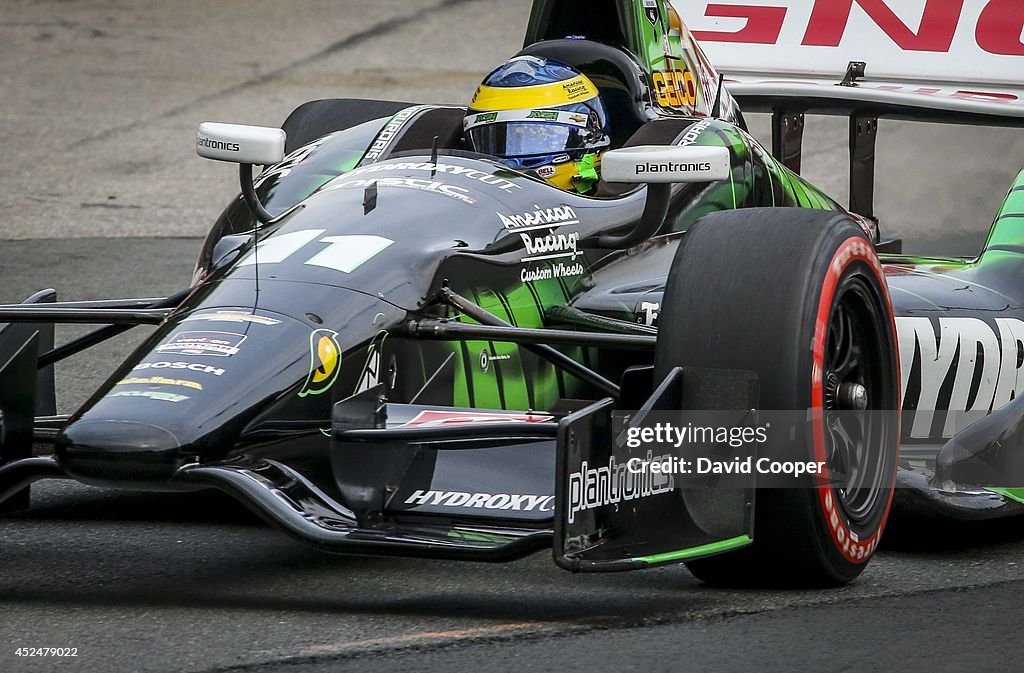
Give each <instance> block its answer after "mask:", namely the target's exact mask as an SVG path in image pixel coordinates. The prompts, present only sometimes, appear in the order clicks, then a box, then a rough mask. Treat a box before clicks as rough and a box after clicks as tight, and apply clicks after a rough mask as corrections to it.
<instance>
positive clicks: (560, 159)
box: [551, 154, 572, 166]
mask: <svg viewBox="0 0 1024 673" xmlns="http://www.w3.org/2000/svg"><path fill="white" fill-rule="evenodd" d="M570 161H572V157H570V156H569V155H568V154H559V155H558V156H557V157H555V158H554V159H552V160H551V163H553V164H555V165H556V166H557V165H558V164H567V163H569V162H570Z"/></svg>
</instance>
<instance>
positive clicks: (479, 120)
mask: <svg viewBox="0 0 1024 673" xmlns="http://www.w3.org/2000/svg"><path fill="white" fill-rule="evenodd" d="M497 120H498V113H497V112H484V113H483V114H478V115H477V116H476V119H474V120H473V122H474V123H476V124H490V123H492V122H495V121H497Z"/></svg>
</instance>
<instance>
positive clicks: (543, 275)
mask: <svg viewBox="0 0 1024 673" xmlns="http://www.w3.org/2000/svg"><path fill="white" fill-rule="evenodd" d="M586 271H587V270H586V269H585V268H584V267H583V265H582V264H580V263H579V262H577V263H576V264H564V263H562V262H558V263H556V264H552V265H551V266H541V267H534V268H530V269H523V270H522V272H520V274H519V280H520V281H521V282H523V283H534V282H537V281H541V280H552V279H554V278H572V277H575V276H582V275H583V274H584V273H586Z"/></svg>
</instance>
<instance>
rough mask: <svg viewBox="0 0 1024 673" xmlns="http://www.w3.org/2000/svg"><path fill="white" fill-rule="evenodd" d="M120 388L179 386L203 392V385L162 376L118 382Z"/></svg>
mask: <svg viewBox="0 0 1024 673" xmlns="http://www.w3.org/2000/svg"><path fill="white" fill-rule="evenodd" d="M117 385H119V386H177V387H178V388H191V389H192V390H202V389H203V384H201V383H196V382H195V381H185V380H182V379H166V378H164V377H162V376H150V377H148V378H132V379H124V380H121V381H118V382H117Z"/></svg>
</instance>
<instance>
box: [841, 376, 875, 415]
mask: <svg viewBox="0 0 1024 673" xmlns="http://www.w3.org/2000/svg"><path fill="white" fill-rule="evenodd" d="M839 406H840V408H842V409H851V410H853V411H864V410H865V409H867V408H868V391H867V388H865V387H864V386H862V385H861V384H859V383H844V384H843V385H841V386H839Z"/></svg>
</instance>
